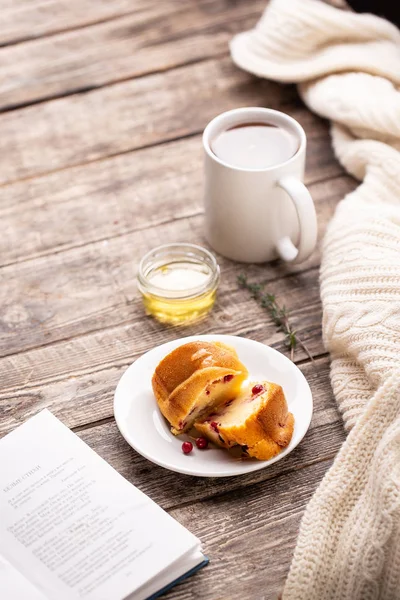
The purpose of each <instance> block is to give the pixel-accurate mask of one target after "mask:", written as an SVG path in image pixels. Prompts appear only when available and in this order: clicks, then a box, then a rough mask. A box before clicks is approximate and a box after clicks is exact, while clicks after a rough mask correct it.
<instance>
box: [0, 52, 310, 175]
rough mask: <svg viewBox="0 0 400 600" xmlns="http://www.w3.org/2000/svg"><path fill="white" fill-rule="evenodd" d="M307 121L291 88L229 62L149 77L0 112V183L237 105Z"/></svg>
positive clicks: (179, 129)
mask: <svg viewBox="0 0 400 600" xmlns="http://www.w3.org/2000/svg"><path fill="white" fill-rule="evenodd" d="M246 104H247V105H260V106H271V107H273V108H279V107H280V106H283V105H284V107H285V110H287V112H290V113H291V114H292V115H293V116H295V117H296V116H300V117H301V118H302V122H303V119H305V120H306V121H307V120H308V119H315V118H316V117H311V116H310V113H305V112H304V107H303V105H302V104H301V103H300V100H299V99H298V96H297V92H296V89H295V87H294V86H281V85H279V84H277V83H273V82H270V81H266V80H259V79H256V78H255V77H252V76H251V75H249V74H248V73H245V72H243V71H240V70H239V69H238V68H237V67H235V65H233V63H232V61H231V59H230V58H229V57H227V58H224V59H219V60H209V61H205V62H202V63H198V64H195V65H190V66H186V67H182V68H178V69H173V70H171V71H167V72H166V73H159V74H155V75H149V76H147V77H142V78H138V79H134V80H132V81H127V82H124V83H119V84H115V85H113V86H109V87H105V88H101V89H99V90H95V91H92V92H88V93H86V94H79V95H73V96H69V97H67V98H61V99H58V100H53V101H51V102H44V103H41V104H37V105H35V106H30V107H28V108H25V109H22V110H17V111H11V112H9V113H4V114H1V115H0V130H1V133H2V134H1V137H0V153H1V156H2V164H1V170H0V183H1V184H4V183H7V182H10V181H15V180H17V179H22V178H25V177H32V176H34V175H39V174H41V173H48V172H51V171H54V170H57V169H63V168H65V167H69V166H73V165H77V164H81V163H84V162H90V161H94V160H98V159H100V158H104V157H106V156H111V155H115V154H118V153H121V152H126V151H128V150H133V149H135V148H139V147H142V146H148V145H152V144H157V143H160V142H164V141H167V140H171V139H176V138H179V137H182V136H185V135H190V134H193V133H198V132H200V131H201V130H202V129H203V128H204V126H205V125H206V123H207V122H208V121H209V120H210V119H211V118H212V117H213V116H215V115H216V114H218V113H219V112H222V111H224V110H227V109H230V108H234V107H237V106H241V105H246Z"/></svg>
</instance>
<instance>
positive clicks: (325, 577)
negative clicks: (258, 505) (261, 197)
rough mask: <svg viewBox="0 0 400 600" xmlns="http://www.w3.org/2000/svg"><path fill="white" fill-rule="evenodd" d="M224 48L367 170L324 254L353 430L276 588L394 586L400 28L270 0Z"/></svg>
mask: <svg viewBox="0 0 400 600" xmlns="http://www.w3.org/2000/svg"><path fill="white" fill-rule="evenodd" d="M393 1H398V0H393ZM231 53H232V57H233V60H234V61H235V63H236V64H238V65H239V66H240V67H242V68H243V69H246V70H247V71H250V72H252V73H255V74H256V75H259V76H262V77H267V78H270V79H276V80H277V81H283V82H298V83H299V91H300V94H301V96H302V98H303V100H304V102H305V103H306V104H307V105H308V106H309V107H310V108H311V109H312V110H313V111H315V112H316V113H318V114H319V115H322V116H324V117H327V118H329V119H331V121H332V142H333V146H334V150H335V153H336V156H337V158H338V159H339V161H340V162H341V163H342V165H343V166H344V167H345V168H346V169H347V171H348V172H349V173H351V174H352V175H354V176H355V177H356V178H358V179H360V180H362V184H361V185H360V186H359V187H358V188H357V189H356V190H355V191H354V192H352V193H351V194H349V195H348V196H347V197H346V198H345V199H344V200H342V202H341V203H340V204H339V206H338V208H337V210H336V214H335V216H334V218H333V219H332V221H331V223H330V225H329V227H328V231H327V233H326V236H325V240H324V247H323V260H322V266H321V296H322V303H323V334H324V342H325V345H326V348H327V349H328V350H329V352H330V354H331V359H332V367H331V380H332V386H333V390H334V393H335V397H336V400H337V402H338V405H339V408H340V410H341V412H342V414H343V419H344V422H345V426H346V428H347V430H348V431H349V432H350V433H349V435H348V437H347V439H346V441H345V443H344V445H343V447H342V448H341V450H340V452H339V454H338V456H337V457H336V459H335V461H334V464H333V466H332V467H331V469H330V470H329V471H328V473H327V474H326V476H325V477H324V479H323V481H322V483H321V484H320V486H319V488H318V490H317V491H316V493H315V495H314V496H313V498H312V499H311V501H310V503H309V505H308V507H307V509H306V512H305V514H304V517H303V520H302V523H301V526H300V533H299V538H298V541H297V546H296V549H295V553H294V558H293V562H292V565H291V569H290V573H289V576H288V579H287V581H286V585H285V588H284V593H283V598H284V600H306V599H307V600H325V599H326V600H328V599H329V600H334V599H337V600H350V599H351V600H372V599H373V600H376V599H379V600H392V599H400V152H399V150H400V92H399V88H398V86H399V85H400V32H399V31H398V30H397V28H396V27H395V26H394V25H391V24H390V23H388V22H386V21H385V20H383V19H380V18H378V17H375V16H372V15H367V14H362V15H358V14H354V13H352V12H347V11H342V10H340V9H337V8H334V7H332V6H328V5H327V4H323V3H322V2H319V1H318V0H271V2H270V3H269V5H268V6H267V9H266V11H265V13H264V15H263V17H262V19H261V21H260V22H259V23H258V25H257V27H256V28H255V29H254V30H252V31H250V32H246V33H243V34H240V35H238V36H236V37H235V38H234V39H233V41H232V43H231ZM266 598H269V596H268V595H267V596H266Z"/></svg>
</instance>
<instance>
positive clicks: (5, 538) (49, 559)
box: [0, 410, 207, 600]
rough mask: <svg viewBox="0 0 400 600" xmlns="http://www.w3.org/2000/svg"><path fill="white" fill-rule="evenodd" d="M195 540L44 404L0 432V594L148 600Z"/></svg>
mask: <svg viewBox="0 0 400 600" xmlns="http://www.w3.org/2000/svg"><path fill="white" fill-rule="evenodd" d="M206 563H207V559H206V558H205V557H204V555H203V554H202V553H201V546H200V541H199V540H198V539H197V538H196V537H195V536H194V535H192V534H191V533H190V532H189V531H188V530H187V529H185V528H184V527H183V526H182V525H180V524H179V523H177V522H176V521H175V520H174V519H173V518H172V517H170V516H169V515H168V514H167V513H166V512H164V511H163V510H162V509H161V508H160V507H159V506H157V505H156V504H155V503H154V502H153V501H152V500H150V499H149V498H148V497H147V496H145V495H144V494H143V493H142V492H140V491H139V490H138V489H137V488H135V487H134V486H133V485H131V484H130V483H129V482H128V481H127V480H126V479H124V478H123V477H122V476H121V475H119V474H118V473H117V472H116V471H115V470H114V469H113V468H112V467H111V466H110V465H109V464H107V463H106V462H105V461H104V460H103V459H102V458H100V457H99V456H98V455H97V454H96V453H95V452H94V451H93V450H91V449H90V448H89V446H87V445H86V444H85V443H84V442H83V441H82V440H81V439H80V438H79V437H78V436H76V435H75V434H74V433H72V432H71V431H70V430H69V429H68V428H67V427H66V426H65V425H63V424H62V423H61V422H60V421H59V420H58V419H57V418H56V417H54V416H53V415H52V414H51V413H50V412H49V411H47V410H44V411H42V412H41V413H39V414H38V415H36V416H35V417H33V418H32V419H30V420H29V421H27V422H26V423H24V424H23V425H21V426H20V427H18V428H17V429H16V430H15V431H13V432H11V433H9V434H8V435H6V436H5V437H4V438H3V439H2V440H0V590H1V592H0V596H1V598H2V599H4V600H77V599H85V600H122V599H124V598H129V599H132V600H146V599H148V598H155V597H156V596H158V595H159V594H160V593H162V592H163V591H165V590H166V589H168V588H169V587H170V586H171V585H174V584H175V583H177V582H178V581H180V580H181V579H182V578H184V577H186V576H188V575H189V574H191V573H193V572H194V571H195V570H197V569H199V568H200V567H201V566H203V565H205V564H206Z"/></svg>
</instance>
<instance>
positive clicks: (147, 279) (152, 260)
mask: <svg viewBox="0 0 400 600" xmlns="http://www.w3.org/2000/svg"><path fill="white" fill-rule="evenodd" d="M137 280H138V288H139V291H140V292H141V294H142V296H143V303H144V307H145V310H146V314H148V315H152V316H153V317H154V318H156V319H157V320H158V321H161V322H162V323H170V324H173V325H182V324H186V323H192V322H194V321H197V320H199V319H201V318H203V317H204V316H205V315H206V314H207V313H208V312H209V311H210V310H211V308H212V307H213V305H214V302H215V297H216V293H217V288H218V283H219V266H218V263H217V261H216V260H215V257H214V255H213V254H211V252H209V251H208V250H206V249H205V248H202V247H201V246H196V245H194V244H166V245H164V246H158V247H157V248H155V249H154V250H151V251H150V252H148V253H147V254H146V255H145V256H144V257H143V258H142V260H141V261H140V264H139V272H138V276H137Z"/></svg>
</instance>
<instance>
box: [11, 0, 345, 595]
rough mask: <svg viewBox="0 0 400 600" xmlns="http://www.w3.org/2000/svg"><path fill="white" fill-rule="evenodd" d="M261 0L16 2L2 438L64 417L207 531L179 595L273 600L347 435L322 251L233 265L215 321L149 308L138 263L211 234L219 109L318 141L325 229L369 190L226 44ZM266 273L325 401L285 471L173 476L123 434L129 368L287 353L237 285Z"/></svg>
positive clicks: (311, 153) (316, 127) (314, 166)
mask: <svg viewBox="0 0 400 600" xmlns="http://www.w3.org/2000/svg"><path fill="white" fill-rule="evenodd" d="M263 7H264V0H261V1H260V0H253V1H251V2H249V1H248V0H183V1H178V0H175V1H171V0H159V1H157V0H47V1H44V0H19V1H18V2H15V1H14V0H1V1H0V14H1V17H0V19H1V27H0V44H1V47H0V73H1V78H0V110H1V113H0V132H1V135H0V156H1V161H0V219H1V236H0V259H1V269H0V282H1V286H0V296H1V303H0V347H1V348H0V352H1V356H2V358H1V360H0V381H1V383H0V434H1V435H4V434H6V433H7V432H8V431H10V430H12V429H13V428H14V427H16V426H17V425H18V424H20V423H22V422H23V421H24V420H25V419H27V418H28V417H30V416H32V415H34V414H35V413H37V412H38V411H39V410H41V409H43V408H45V407H48V408H49V409H50V410H51V411H52V412H53V413H54V414H55V415H56V416H57V417H59V418H60V419H61V420H62V421H63V422H64V423H66V424H67V425H68V426H69V427H71V428H72V429H73V430H74V431H76V432H78V435H79V436H81V437H82V439H83V440H84V441H85V442H87V443H88V444H89V445H90V446H91V447H92V448H94V449H95V450H96V452H98V453H99V454H100V455H101V456H103V457H104V458H105V459H106V460H107V461H108V462H109V463H110V464H111V465H113V466H114V467H115V468H116V469H117V470H118V471H119V472H120V473H122V475H124V476H125V477H126V478H127V479H128V480H129V481H131V482H132V483H134V484H135V485H136V486H138V487H139V488H140V489H141V490H142V491H143V492H145V493H146V494H148V495H149V496H150V497H151V498H152V499H153V500H155V501H156V502H158V503H159V504H160V505H161V506H162V507H163V508H165V509H166V510H167V511H168V512H170V513H171V515H173V517H175V518H176V519H178V520H179V521H180V522H181V523H183V524H184V525H185V526H187V527H188V528H189V529H190V530H191V531H192V532H193V533H194V534H196V535H198V536H199V538H200V539H201V540H202V542H203V544H204V549H205V552H206V553H207V554H208V556H209V557H210V564H209V566H208V567H207V568H206V569H204V570H202V571H201V572H200V573H199V574H197V575H195V576H194V577H192V578H190V579H189V580H187V581H186V582H184V583H183V584H181V585H179V586H178V587H176V588H175V589H174V590H173V591H171V592H170V593H169V594H167V598H168V599H169V600H193V599H201V600H217V599H224V600H234V599H237V600H261V599H268V600H269V599H273V598H275V597H276V596H277V594H278V593H279V592H280V590H281V588H282V584H283V582H284V580H285V577H286V575H287V572H288V569H289V565H290V561H291V556H292V552H293V548H294V545H295V540H296V536H297V532H298V527H299V523H300V519H301V516H302V513H303V511H304V508H305V506H306V504H307V502H308V500H309V498H310V497H311V495H312V493H313V491H314V490H315V488H316V487H317V485H318V483H319V482H320V481H321V478H322V477H323V475H324V473H325V472H326V470H327V468H328V467H329V465H330V464H331V461H332V458H333V457H334V455H335V453H336V452H337V450H338V448H339V447H340V445H341V443H342V441H343V439H344V433H343V428H342V423H341V420H340V417H339V415H338V412H337V410H336V406H335V402H334V399H333V395H332V392H331V387H330V383H329V359H328V356H327V354H326V352H325V350H324V347H323V343H322V338H321V303H320V298H319V285H318V266H319V261H320V255H321V251H320V245H319V247H318V250H317V251H316V252H315V253H314V255H313V256H312V258H310V259H309V260H308V261H307V262H306V263H304V264H302V265H300V266H292V267H288V266H285V265H282V264H279V263H275V264H268V265H263V266H247V267H245V268H244V267H243V266H240V265H238V264H235V263H233V262H231V261H229V260H226V259H223V258H222V257H219V260H220V265H221V272H222V279H221V285H220V292H219V298H218V301H217V305H216V307H215V309H214V311H213V312H212V314H211V315H210V316H209V317H208V318H207V319H206V320H205V321H203V322H201V323H199V324H197V325H192V326H190V327H186V328H184V327H180V328H171V327H165V326H162V325H161V324H159V323H157V322H155V321H154V320H152V319H151V318H149V317H145V316H144V314H143V308H142V303H141V300H140V298H139V295H138V292H137V289H136V283H135V270H136V266H137V264H138V261H139V259H140V257H141V256H142V255H143V254H144V252H146V251H147V250H149V249H151V248H153V247H154V246H156V245H158V244H159V243H167V242H177V241H179V242H184V241H190V242H197V243H199V244H205V242H204V239H203V217H202V148H201V132H202V130H203V128H204V126H205V125H206V124H207V122H208V121H209V120H210V119H211V118H212V117H213V116H215V115H216V114H218V113H220V112H222V111H224V110H228V109H231V108H233V107H238V106H252V105H253V106H254V105H257V106H268V107H272V108H275V109H280V110H283V111H285V112H287V113H288V114H290V115H292V116H293V117H295V118H296V119H298V120H299V122H300V123H301V124H302V125H303V127H304V129H305V130H306V133H307V136H308V159H307V174H306V183H307V184H308V186H309V188H310V190H311V193H312V195H313V197H314V200H315V204H316V207H317V213H318V218H319V234H320V235H319V237H320V238H321V236H322V235H323V233H324V230H325V227H326V224H327V222H328V220H329V218H330V217H331V215H332V214H333V211H334V209H335V206H336V204H337V202H338V201H339V200H340V199H341V198H342V197H343V196H344V194H345V193H347V192H349V191H351V190H352V189H354V187H355V182H354V181H353V180H352V179H351V178H350V177H349V176H347V175H346V174H345V173H344V171H343V169H342V168H341V167H340V165H339V164H338V163H337V162H336V160H335V159H334V156H333V154H332V150H331V147H330V141H329V130H328V124H327V123H326V122H324V121H323V120H321V119H320V118H318V117H317V116H315V115H313V114H311V113H310V112H309V111H308V110H307V109H306V108H305V107H304V105H303V104H302V102H301V101H300V99H299V97H298V94H297V92H296V89H295V87H294V86H291V85H285V86H283V85H279V84H277V83H274V82H271V81H265V80H259V79H257V78H255V77H252V76H250V75H249V74H247V73H244V72H242V71H240V70H239V69H237V68H236V67H235V66H234V65H233V64H232V61H231V59H230V57H229V53H228V41H229V39H230V38H231V37H232V35H233V34H234V33H236V32H238V31H242V30H244V29H246V28H250V27H252V26H253V25H254V24H255V23H256V21H257V19H258V17H259V16H260V14H261V11H262V9H263ZM243 270H245V272H246V273H247V274H248V276H249V278H250V279H251V280H252V281H259V280H262V281H264V282H267V289H268V290H269V291H271V292H273V293H275V294H276V296H277V298H278V300H280V301H281V302H283V303H285V304H286V306H287V308H288V309H289V311H290V315H291V320H292V323H293V325H294V327H295V328H296V330H297V331H298V332H299V335H300V336H301V337H302V338H303V339H304V341H305V342H306V344H307V346H308V347H309V349H310V351H311V352H312V354H313V356H314V357H315V364H311V363H310V361H309V360H308V358H307V356H306V355H305V354H304V353H303V352H302V351H301V350H298V351H297V352H296V355H295V361H296V363H297V365H298V366H299V367H300V369H301V370H302V371H303V373H304V375H305V376H306V377H307V379H308V381H309V383H310V385H311V388H312V391H313V394H314V402H315V412H314V417H313V420H312V424H311V428H310V430H309V432H308V434H307V435H306V437H305V439H304V440H303V442H302V443H301V444H300V446H299V447H298V448H297V449H296V450H295V451H294V452H293V453H292V454H290V455H289V456H288V457H287V458H286V459H285V460H282V461H280V462H278V463H277V464H275V465H273V466H272V467H271V468H267V469H264V470H261V471H258V472H256V473H252V474H250V475H247V476H244V477H235V478H227V479H216V480H207V479H196V478H191V477H187V476H183V475H178V474H174V473H171V472H169V471H166V470H164V469H162V468H160V467H157V466H155V465H153V464H151V463H150V462H148V461H147V460H145V459H144V458H142V457H141V456H139V455H138V454H136V453H135V452H134V451H133V450H132V449H131V448H130V447H129V446H128V445H127V444H126V443H125V442H124V440H123V439H122V437H121V435H120V434H119V432H118V430H117V427H116V425H115V422H114V419H113V408H112V404H113V393H114V389H115V386H116V384H117V382H118V380H119V378H120V377H121V375H122V373H123V372H124V370H125V369H126V368H127V366H128V365H129V364H130V363H132V361H134V360H135V359H136V358H137V357H138V356H140V355H141V354H143V352H145V351H147V350H149V349H150V348H153V347H154V346H156V345H157V344H160V343H162V342H166V341H168V340H172V339H174V338H176V337H181V336H184V335H193V334H202V333H227V334H234V335H240V336H245V337H249V338H252V339H255V340H258V341H260V342H263V343H265V344H269V345H271V346H272V347H274V348H276V349H277V350H279V351H281V352H286V348H285V344H284V339H283V335H282V333H280V332H277V331H276V329H275V327H274V325H273V323H272V322H271V320H270V318H269V316H268V314H266V313H265V312H263V310H262V309H260V308H259V307H258V306H257V305H256V303H255V302H254V300H253V299H252V298H250V297H249V295H248V293H246V291H243V290H240V289H238V285H237V281H236V279H237V275H238V274H239V273H241V272H243Z"/></svg>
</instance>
